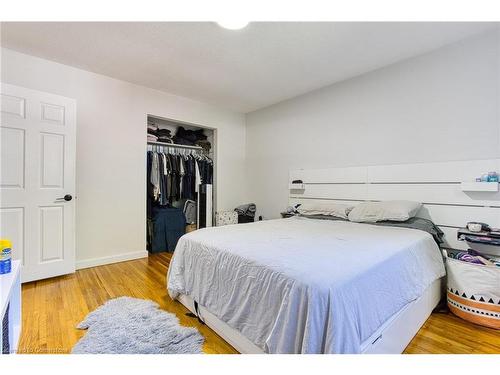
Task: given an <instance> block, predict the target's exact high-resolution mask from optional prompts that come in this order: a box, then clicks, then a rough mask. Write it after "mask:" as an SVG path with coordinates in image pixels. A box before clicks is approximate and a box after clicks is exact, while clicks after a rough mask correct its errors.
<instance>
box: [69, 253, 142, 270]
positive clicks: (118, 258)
mask: <svg viewBox="0 0 500 375" xmlns="http://www.w3.org/2000/svg"><path fill="white" fill-rule="evenodd" d="M147 256H148V252H147V251H146V250H143V251H133V252H130V253H124V254H118V255H111V256H107V257H102V258H92V259H85V260H78V261H77V262H76V269H77V270H81V269H82V268H89V267H96V266H103V265H105V264H111V263H118V262H125V261H127V260H133V259H140V258H146V257H147Z"/></svg>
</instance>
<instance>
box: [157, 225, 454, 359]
mask: <svg viewBox="0 0 500 375" xmlns="http://www.w3.org/2000/svg"><path fill="white" fill-rule="evenodd" d="M444 274H445V269H444V265H443V260H442V256H441V254H440V251H439V249H438V246H437V245H436V243H435V241H434V240H433V238H432V236H431V235H430V234H428V233H426V232H423V231H420V230H417V229H407V228H394V227H379V226H373V225H369V224H360V223H351V222H344V221H328V220H315V219H306V218H300V217H293V218H289V219H279V220H268V221H261V222H256V223H251V224H243V225H241V224H239V225H229V226H224V227H217V228H206V229H202V230H198V231H194V232H191V233H189V234H187V235H185V236H183V237H182V238H181V239H180V240H179V243H178V245H177V247H176V250H175V254H174V256H173V258H172V261H171V263H170V267H169V272H168V276H167V284H168V292H169V294H170V296H171V297H172V298H176V297H177V296H178V295H179V294H186V295H188V296H190V297H191V298H193V299H194V300H195V301H197V302H198V303H200V304H201V305H202V306H205V307H206V308H207V309H208V310H209V311H211V312H212V313H213V314H214V315H216V316H217V317H218V318H219V319H220V320H222V321H224V322H225V323H227V324H228V325H229V326H231V327H232V328H234V329H236V330H238V331H240V332H241V333H242V334H243V335H244V336H245V337H247V338H248V339H249V340H250V341H252V342H253V343H254V344H256V345H257V346H258V347H260V348H262V349H263V350H264V351H265V352H268V353H359V352H360V350H361V343H362V342H363V341H364V340H366V339H367V338H368V337H369V336H370V335H372V334H373V333H374V332H375V331H376V330H377V328H379V327H380V326H381V325H382V324H383V323H384V322H385V321H386V320H387V319H389V318H390V317H391V316H392V315H393V314H394V313H396V312H397V311H399V310H400V309H401V308H402V307H404V306H405V305H406V304H408V303H409V302H411V301H413V300H415V299H416V298H418V297H419V296H420V295H421V294H422V293H423V292H424V290H425V289H426V288H427V287H428V286H429V285H430V284H431V283H432V282H433V281H434V280H436V279H438V278H440V277H442V276H444Z"/></svg>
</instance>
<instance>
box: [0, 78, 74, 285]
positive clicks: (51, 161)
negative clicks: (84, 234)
mask: <svg viewBox="0 0 500 375" xmlns="http://www.w3.org/2000/svg"><path fill="white" fill-rule="evenodd" d="M0 105H1V107H0V110H1V119H0V138H1V142H0V143H1V146H0V147H1V150H0V154H1V163H0V168H1V169H0V237H2V238H8V239H10V240H11V241H12V243H13V246H12V250H13V258H14V259H20V260H21V261H22V265H23V267H22V273H21V276H22V281H23V282H26V281H32V280H38V279H44V278H47V277H52V276H58V275H64V274H67V273H72V272H74V271H75V199H74V195H75V149H76V142H75V141H76V139H75V137H76V102H75V101H74V100H73V99H68V98H64V97H61V96H57V95H52V94H48V93H45V92H40V91H35V90H30V89H26V88H23V87H18V86H13V85H9V84H1V104H0ZM65 198H66V199H65Z"/></svg>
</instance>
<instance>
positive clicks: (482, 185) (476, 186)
mask: <svg viewBox="0 0 500 375" xmlns="http://www.w3.org/2000/svg"><path fill="white" fill-rule="evenodd" d="M461 188H462V191H489V192H497V191H498V182H477V181H463V182H462V183H461Z"/></svg>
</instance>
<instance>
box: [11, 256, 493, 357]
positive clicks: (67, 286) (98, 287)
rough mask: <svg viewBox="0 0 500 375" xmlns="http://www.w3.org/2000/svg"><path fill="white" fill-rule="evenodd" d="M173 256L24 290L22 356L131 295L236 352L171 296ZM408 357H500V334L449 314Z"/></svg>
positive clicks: (211, 346) (219, 349) (55, 343)
mask: <svg viewBox="0 0 500 375" xmlns="http://www.w3.org/2000/svg"><path fill="white" fill-rule="evenodd" d="M169 262H170V255H169V254H156V255H152V256H150V257H149V258H145V259H139V260H133V261H129V262H122V263H115V264H111V265H106V266H101V267H94V268H88V269H83V270H79V271H77V272H76V273H75V274H73V275H67V276H61V277H57V278H52V279H47V280H41V281H35V282H32V283H27V284H24V285H23V288H22V297H23V332H22V336H21V341H20V344H19V351H20V352H21V353H68V352H70V351H71V348H72V347H73V345H74V344H75V343H76V342H77V341H78V339H79V338H80V337H82V336H83V335H84V334H85V331H80V330H78V329H76V328H75V327H76V325H77V324H78V323H79V322H80V321H81V320H83V318H84V317H85V316H86V315H87V314H88V313H89V312H90V311H92V310H94V309H95V308H97V307H98V306H100V305H101V304H103V303H104V302H106V301H107V300H108V299H110V298H115V297H120V296H130V297H137V298H145V299H150V300H153V301H155V302H157V303H159V304H160V307H161V308H162V309H165V310H167V311H170V312H173V313H175V314H176V315H177V316H178V317H179V320H180V322H181V324H182V325H185V326H193V327H196V328H198V330H199V331H200V332H201V334H202V335H203V336H205V344H204V347H203V350H204V351H205V352H206V353H228V354H229V353H237V352H236V350H235V349H234V348H233V347H231V346H230V345H229V344H227V343H226V342H225V341H224V340H223V339H221V338H220V337H219V336H218V335H217V334H216V333H215V332H213V331H212V330H211V329H210V328H208V327H207V326H204V325H202V324H200V323H199V322H198V320H197V319H196V318H191V317H188V316H186V315H185V314H186V313H187V312H188V310H187V309H186V308H185V307H184V306H182V305H181V304H180V303H179V302H176V301H172V300H171V299H170V297H169V296H168V295H167V290H166V287H165V284H166V282H165V277H166V273H167V268H168V264H169ZM405 353H500V331H495V330H493V329H489V328H484V327H481V326H477V325H474V324H471V323H467V322H465V321H463V320H461V319H459V318H457V317H455V316H453V315H451V314H449V313H435V314H432V315H431V317H430V318H429V319H428V320H427V322H426V323H425V325H424V326H423V327H422V328H421V329H420V331H419V332H418V334H417V335H416V336H415V338H414V339H413V340H412V342H411V343H410V344H409V345H408V347H407V348H406V350H405Z"/></svg>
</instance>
